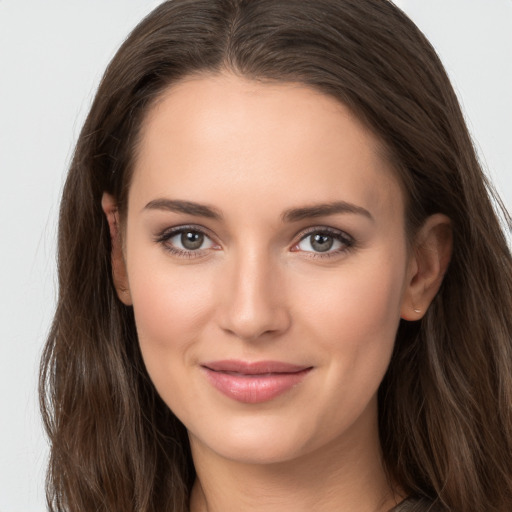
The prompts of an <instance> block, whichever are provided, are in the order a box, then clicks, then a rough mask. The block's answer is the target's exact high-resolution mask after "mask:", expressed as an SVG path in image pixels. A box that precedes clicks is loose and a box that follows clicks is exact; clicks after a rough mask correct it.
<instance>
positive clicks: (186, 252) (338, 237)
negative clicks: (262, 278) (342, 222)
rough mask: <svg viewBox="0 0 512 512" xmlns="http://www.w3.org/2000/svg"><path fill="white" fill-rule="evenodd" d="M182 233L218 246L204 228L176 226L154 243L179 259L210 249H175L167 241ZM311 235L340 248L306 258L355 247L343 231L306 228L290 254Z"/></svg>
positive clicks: (160, 235) (350, 237)
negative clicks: (334, 243)
mask: <svg viewBox="0 0 512 512" xmlns="http://www.w3.org/2000/svg"><path fill="white" fill-rule="evenodd" d="M183 233H195V234H199V235H202V236H204V237H205V238H207V239H209V240H210V241H211V243H212V244H213V245H214V246H217V247H218V244H216V243H215V242H214V241H213V240H212V238H211V236H209V235H208V232H207V230H206V229H205V228H203V227H201V226H194V225H189V226H178V227H175V228H170V229H166V230H164V231H162V232H161V233H159V234H158V235H157V236H156V237H155V242H156V243H159V244H161V245H162V246H163V247H164V249H165V250H166V251H168V252H170V253H171V254H173V255H175V256H178V257H181V258H188V259H192V258H199V257H202V256H204V255H205V252H206V251H208V250H209V249H211V247H208V248H206V249H196V250H192V249H180V248H178V247H175V246H174V245H172V244H170V243H169V240H171V239H172V238H174V237H175V236H177V235H180V234H183ZM312 235H323V236H327V237H329V238H332V239H334V241H337V242H339V243H340V244H341V245H342V247H341V248H339V249H336V250H333V251H331V250H330V248H329V249H328V250H327V251H325V252H321V251H303V252H304V253H305V254H306V255H307V257H308V258H317V259H327V258H332V257H336V256H339V255H340V254H344V253H347V252H349V251H351V250H353V249H354V248H355V247H356V242H355V240H354V238H353V237H352V236H350V235H348V234H347V233H345V232H344V231H340V230H338V229H333V228H329V227H326V226H314V227H311V228H308V229H307V230H306V231H303V232H301V233H300V234H299V235H298V238H299V240H298V241H297V242H296V243H295V244H294V245H293V246H292V249H291V251H292V252H299V251H300V249H298V246H299V244H300V243H301V242H303V241H304V240H306V239H307V238H308V237H310V236H312Z"/></svg>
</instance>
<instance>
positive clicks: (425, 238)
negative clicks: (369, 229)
mask: <svg viewBox="0 0 512 512" xmlns="http://www.w3.org/2000/svg"><path fill="white" fill-rule="evenodd" d="M452 245H453V237H452V228H451V222H450V219H449V218H448V217H446V215H442V214H435V215H432V216H430V217H428V218H427V220H426V221H425V223H424V224H423V226H422V227H421V229H420V230H419V232H418V234H417V235H416V237H415V240H414V246H413V249H412V253H411V256H410V259H409V268H408V276H407V281H406V284H405V285H406V288H405V290H404V295H403V300H402V309H401V318H403V319H404V320H411V321H414V320H419V319H420V318H422V317H423V315H424V314H425V312H426V311H427V309H428V307H429V306H430V303H431V302H432V300H433V299H434V297H435V296H436V293H437V292H438V291H439V288H440V286H441V283H442V282H443V278H444V275H445V273H446V270H447V268H448V265H449V263H450V258H451V255H452Z"/></svg>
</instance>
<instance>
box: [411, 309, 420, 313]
mask: <svg viewBox="0 0 512 512" xmlns="http://www.w3.org/2000/svg"><path fill="white" fill-rule="evenodd" d="M413 311H414V312H415V313H421V309H417V308H413Z"/></svg>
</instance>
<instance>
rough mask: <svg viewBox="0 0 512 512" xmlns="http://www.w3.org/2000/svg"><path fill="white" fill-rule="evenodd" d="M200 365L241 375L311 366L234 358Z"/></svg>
mask: <svg viewBox="0 0 512 512" xmlns="http://www.w3.org/2000/svg"><path fill="white" fill-rule="evenodd" d="M201 366H203V367H204V368H207V369H209V370H213V371H215V372H233V373H239V374H243V375H261V374H268V373H297V372H301V371H304V370H308V369H310V368H311V366H304V365H297V364H291V363H284V362H282V361H239V360H234V359H226V360H222V361H209V362H206V363H203V364H202V365H201Z"/></svg>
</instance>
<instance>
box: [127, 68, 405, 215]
mask: <svg viewBox="0 0 512 512" xmlns="http://www.w3.org/2000/svg"><path fill="white" fill-rule="evenodd" d="M383 154H384V152H383V151H382V147H381V144H380V142H379V140H378V139H377V138H376V137H375V136H374V135H373V134H372V133H371V132H370V130H368V129H367V128H366V127H365V126H364V125H363V124H362V123H361V122H360V121H359V120H358V119H357V118H356V117H355V116H354V115H353V114H352V112H351V111H350V110H349V109H348V108H347V107H346V106H345V105H343V104H342V103H340V102H339V101H337V100H335V99H334V98H332V97H330V96H327V95H325V94H322V93H320V92H318V91H316V90H313V89H311V88H309V87H306V86H304V85H301V84H295V83H268V82H258V81H253V80H248V79H245V78H241V77H238V76H234V75H231V74H220V75H204V76H196V77H191V78H188V79H186V80H183V81H181V82H180V83H178V84H175V85H173V86H172V87H170V88H169V89H168V90H166V91H165V92H164V93H163V94H162V95H161V96H160V98H159V99H158V100H157V101H156V102H155V104H154V105H153V107H152V108H151V110H150V111H149V113H148V115H147V117H146V119H145V121H144V124H143V126H142V131H141V140H140V145H139V148H138V154H137V158H136V161H135V167H134V176H133V180H132V186H131V190H130V202H133V201H134V200H135V199H137V200H138V201H142V200H144V199H146V198H147V199H148V201H149V200H151V199H154V198H153V197H150V196H151V195H155V194H159V195H162V196H169V197H173V198H174V197H176V196H180V197H179V198H180V199H190V200H194V201H199V202H207V203H211V202H212V200H214V201H215V202H216V203H217V204H218V203H219V202H222V199H224V200H225V201H227V200H228V199H229V201H231V202H234V203H236V201H237V200H239V201H241V203H242V204H243V203H244V202H246V201H248V200H249V199H250V200H253V199H255V198H256V199H257V198H258V197H265V199H266V200H268V198H269V195H270V196H272V197H273V198H274V201H273V204H276V205H278V204H279V205H280V206H282V207H283V208H285V207H286V206H293V205H287V204H285V203H290V202H294V203H302V204H305V203H313V202H318V201H321V202H328V201H337V200H340V199H342V200H345V199H350V200H352V201H356V200H357V201H358V202H360V203H362V206H369V205H372V207H373V208H377V207H379V205H387V206H389V204H388V203H390V202H391V203H392V204H394V205H396V206H397V207H401V205H402V197H401V196H402V194H401V190H400V187H399V184H398V182H397V180H396V178H395V173H394V172H393V169H392V168H391V166H390V164H389V162H388V161H387V159H386V158H385V157H384V156H383ZM345 195H346V196H352V197H348V198H347V197H343V196H345ZM189 196H193V197H189ZM132 200H133V201H132Z"/></svg>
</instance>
